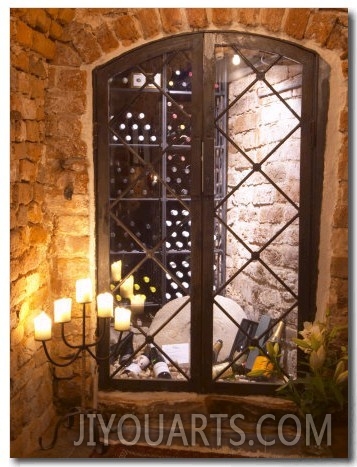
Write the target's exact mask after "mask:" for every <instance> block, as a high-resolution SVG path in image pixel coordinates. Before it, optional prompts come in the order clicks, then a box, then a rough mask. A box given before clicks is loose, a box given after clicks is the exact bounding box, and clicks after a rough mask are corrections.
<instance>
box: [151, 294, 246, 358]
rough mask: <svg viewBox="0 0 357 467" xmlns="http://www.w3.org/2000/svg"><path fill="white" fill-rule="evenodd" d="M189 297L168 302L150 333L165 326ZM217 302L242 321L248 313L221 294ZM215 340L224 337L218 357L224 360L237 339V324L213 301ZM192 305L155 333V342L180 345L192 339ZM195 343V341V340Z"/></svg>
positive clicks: (238, 321)
mask: <svg viewBox="0 0 357 467" xmlns="http://www.w3.org/2000/svg"><path fill="white" fill-rule="evenodd" d="M187 299H188V297H182V298H176V299H174V300H171V301H170V302H168V303H166V305H164V306H163V307H162V308H161V309H160V310H159V311H158V312H157V313H156V315H155V317H154V319H153V321H152V323H151V326H150V328H149V334H150V335H154V333H155V331H156V330H157V329H159V328H160V327H161V325H163V324H164V323H165V322H166V321H167V320H168V319H169V317H170V316H171V315H173V314H174V313H175V311H176V310H178V309H179V308H181V306H182V305H183V304H184V303H185V302H186V301H187ZM216 301H217V302H218V304H219V305H221V306H222V308H224V309H225V310H226V311H227V312H228V313H229V315H230V316H231V317H232V318H233V319H234V320H235V321H236V322H237V323H240V322H241V320H242V319H243V318H246V314H245V313H244V311H243V309H242V308H241V306H240V305H238V303H236V302H235V301H234V300H231V299H230V298H227V297H222V296H220V295H218V296H217V297H216ZM213 315H214V317H213V342H215V341H216V340H217V339H222V340H223V347H222V349H221V351H220V354H219V358H220V359H221V360H224V359H225V358H227V357H228V355H229V353H230V351H231V348H232V345H233V342H234V339H235V337H236V334H237V327H236V326H235V325H234V324H233V323H232V321H231V320H230V319H229V318H228V317H227V316H226V315H225V314H224V313H223V312H222V310H221V308H219V306H217V305H216V304H214V306H213ZM190 323H191V306H190V303H188V304H187V305H185V306H184V307H183V308H182V310H181V311H180V312H179V313H178V314H177V315H176V316H175V317H174V318H172V320H171V321H170V322H169V323H168V324H167V325H166V326H165V327H164V329H163V330H162V331H160V332H159V333H158V334H157V335H156V336H155V342H157V344H158V345H160V346H162V345H165V344H181V343H186V342H190V332H191V324H190ZM192 345H194V342H192Z"/></svg>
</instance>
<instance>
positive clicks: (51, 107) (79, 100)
mask: <svg viewBox="0 0 357 467" xmlns="http://www.w3.org/2000/svg"><path fill="white" fill-rule="evenodd" d="M85 109H86V95H85V94H83V93H68V94H65V95H64V94H63V92H61V93H60V92H58V93H57V92H52V93H51V94H49V95H48V96H47V99H46V113H47V114H51V113H52V112H53V113H55V114H59V113H61V114H77V115H81V114H83V113H84V111H85Z"/></svg>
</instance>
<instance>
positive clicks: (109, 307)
mask: <svg viewBox="0 0 357 467" xmlns="http://www.w3.org/2000/svg"><path fill="white" fill-rule="evenodd" d="M97 312H98V318H112V317H113V295H112V294H111V293H109V292H104V293H101V294H99V295H98V296H97Z"/></svg>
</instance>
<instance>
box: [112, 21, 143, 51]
mask: <svg viewBox="0 0 357 467" xmlns="http://www.w3.org/2000/svg"><path fill="white" fill-rule="evenodd" d="M113 29H114V32H115V34H116V36H117V38H118V39H119V40H121V41H122V42H123V45H129V44H132V43H133V42H136V41H137V40H138V39H139V38H140V32H139V29H138V26H137V23H136V22H135V21H134V19H133V17H132V16H129V15H124V16H120V17H119V18H118V19H116V20H115V21H114V23H113Z"/></svg>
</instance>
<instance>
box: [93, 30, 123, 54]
mask: <svg viewBox="0 0 357 467" xmlns="http://www.w3.org/2000/svg"><path fill="white" fill-rule="evenodd" d="M95 35H96V38H97V41H98V44H99V45H100V47H101V49H102V50H103V52H110V51H111V50H113V49H116V48H117V47H118V44H119V43H118V41H117V38H116V37H115V36H114V34H113V32H112V31H111V29H110V28H109V26H108V25H107V24H106V23H103V24H101V25H100V26H98V28H97V29H96V31H95Z"/></svg>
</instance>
